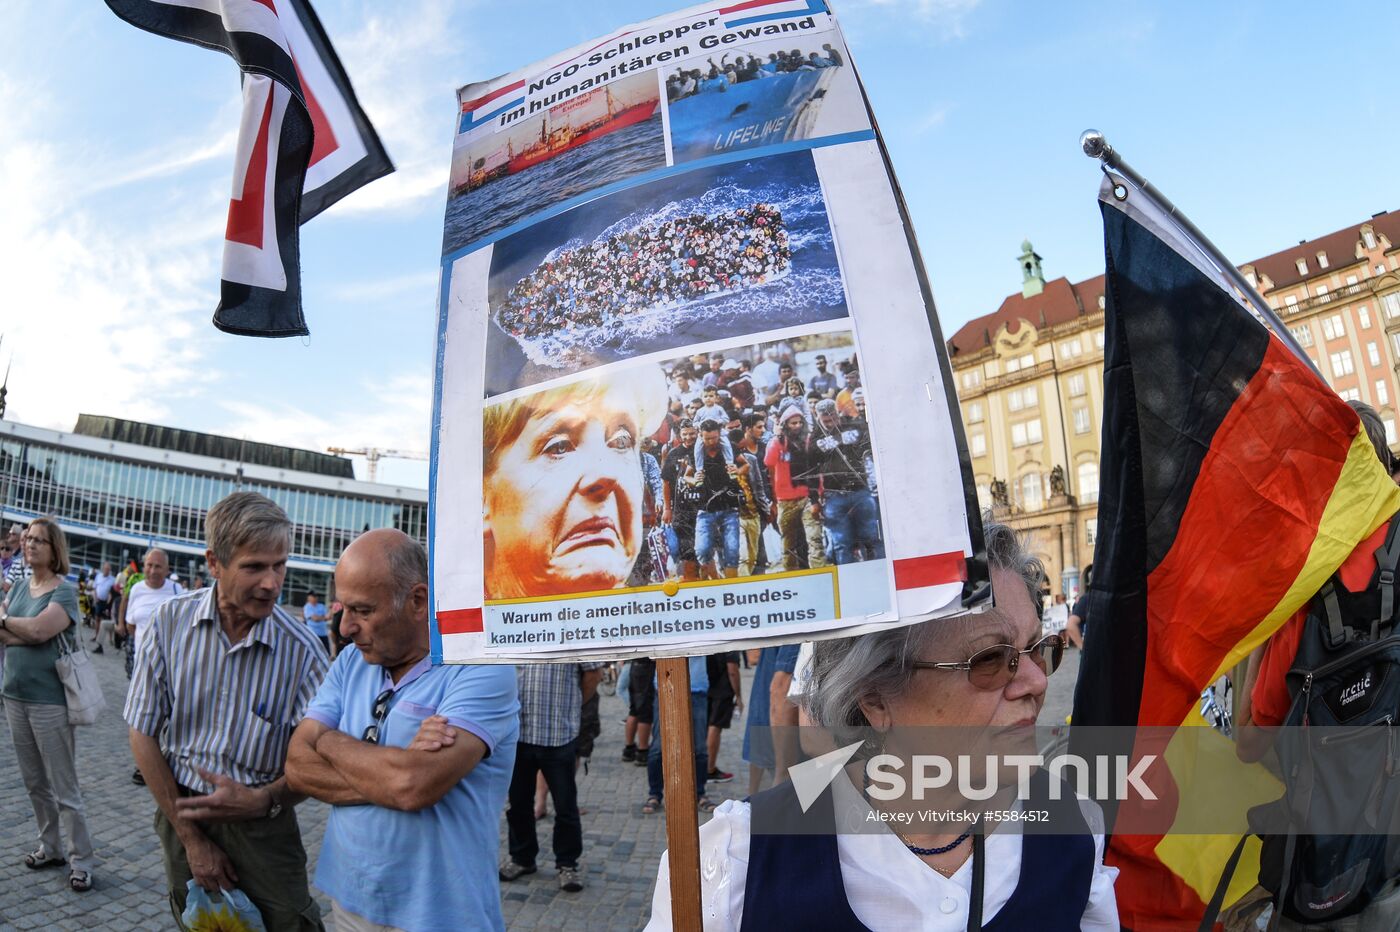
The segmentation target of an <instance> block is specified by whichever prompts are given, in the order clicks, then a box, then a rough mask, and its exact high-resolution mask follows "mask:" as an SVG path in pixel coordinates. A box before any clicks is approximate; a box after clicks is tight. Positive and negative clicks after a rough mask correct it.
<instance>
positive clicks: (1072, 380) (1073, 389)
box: [1069, 372, 1085, 398]
mask: <svg viewBox="0 0 1400 932" xmlns="http://www.w3.org/2000/svg"><path fill="white" fill-rule="evenodd" d="M1084 392H1085V384H1084V373H1082V372H1076V373H1075V374H1074V375H1072V376H1070V377H1069V394H1070V397H1072V398H1078V397H1079V396H1080V395H1083V394H1084Z"/></svg>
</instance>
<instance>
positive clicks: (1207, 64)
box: [0, 0, 1400, 486]
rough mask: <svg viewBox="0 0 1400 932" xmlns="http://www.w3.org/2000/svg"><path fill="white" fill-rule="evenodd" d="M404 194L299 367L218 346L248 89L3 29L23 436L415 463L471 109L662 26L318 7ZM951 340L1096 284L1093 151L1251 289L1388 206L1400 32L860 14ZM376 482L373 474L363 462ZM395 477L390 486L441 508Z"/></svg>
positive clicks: (362, 212)
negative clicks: (1009, 298) (1253, 264)
mask: <svg viewBox="0 0 1400 932" xmlns="http://www.w3.org/2000/svg"><path fill="white" fill-rule="evenodd" d="M315 5H316V9H317V11H318V13H319V14H320V16H321V18H322V20H323V22H324V23H325V26H326V29H327V31H328V32H329V33H330V35H331V38H332V40H333V41H334V42H335V44H336V46H337V49H338V50H339V52H340V55H341V58H342V60H343V61H344V63H345V66H346V68H347V70H348V71H349V73H350V76H351V79H352V81H353V82H354V83H355V86H356V90H357V91H358V93H359V96H360V99H361V102H362V104H363V105H364V106H365V109H366V110H367V111H368V113H369V115H370V117H371V119H372V120H373V121H374V123H375V124H376V126H377V127H378V129H379V131H380V134H381V136H382V138H383V139H384V142H385V144H386V146H387V148H388V149H389V152H390V155H391V156H392V157H393V159H394V161H395V163H396V164H397V165H398V166H399V171H398V172H397V173H396V174H395V175H392V176H390V177H389V178H386V179H383V180H381V181H377V182H375V183H373V184H371V185H370V186H368V187H366V188H364V189H362V190H361V191H359V192H357V193H355V194H353V195H351V196H350V197H349V198H347V199H346V200H345V201H344V202H342V203H341V204H339V205H337V206H336V207H335V208H333V209H331V210H330V211H329V212H327V213H326V214H324V215H322V216H321V217H319V218H317V219H316V220H314V221H312V222H311V223H310V224H308V225H307V226H305V227H303V228H302V257H303V259H302V261H303V266H302V274H303V290H304V296H305V305H306V314H307V318H308V321H309V324H310V327H311V337H310V339H309V340H296V339H293V340H251V339H248V338H242V337H232V336H228V335H225V334H222V333H219V332H218V331H216V330H215V329H214V328H213V326H212V325H211V324H210V323H209V318H210V316H211V315H212V313H213V309H214V306H215V304H216V303H217V298H218V285H219V252H220V243H221V238H222V232H223V226H224V222H225V210H226V204H227V197H228V191H229V184H230V172H231V165H232V150H233V142H234V131H235V128H236V124H237V114H238V107H239V93H238V77H237V72H236V68H235V66H234V65H233V64H232V63H231V62H230V61H229V60H228V59H226V58H224V57H223V56H221V55H218V54H215V53H211V52H207V51H204V50H201V49H197V48H194V47H192V46H187V45H183V44H180V43H175V42H171V41H169V40H164V39H160V38H158V37H155V36H152V35H149V34H147V33H144V32H141V31H139V30H136V29H134V28H132V27H130V26H128V25H126V24H125V23H123V22H121V21H120V20H118V19H117V18H116V17H115V16H114V15H112V14H111V13H110V12H109V11H108V10H107V9H106V7H105V6H104V5H102V4H100V3H97V2H95V0H82V2H79V0H48V2H45V3H42V4H37V3H30V4H20V5H18V7H19V8H18V9H15V8H13V7H14V6H15V5H12V7H11V8H10V9H7V11H6V17H5V18H6V26H7V28H6V29H4V30H3V31H0V114H4V124H5V128H4V131H3V132H0V271H3V273H4V278H5V282H6V289H7V294H6V297H5V300H4V301H3V302H0V332H3V333H4V334H5V337H4V344H3V347H0V365H3V363H4V362H5V361H6V360H8V359H9V358H10V356H11V353H12V352H13V359H14V372H13V374H12V376H11V380H10V410H9V415H8V416H9V417H11V418H12V419H14V420H18V421H23V422H25V423H30V424H37V425H42V426H49V427H55V428H59V429H67V428H70V427H71V426H72V424H73V422H74V420H75V418H76V416H77V414H78V413H79V412H87V413H95V414H112V415H118V416H125V417H132V418H137V419H145V420H152V421H156V422H159V423H164V424H171V425H176V426H181V427H187V428H193V429H198V430H206V431H212V432H219V433H228V434H231V435H234V436H247V437H249V438H250V439H257V440H266V441H271V442H279V443H290V444H296V445H300V446H307V447H312V448H317V447H324V446H326V445H327V444H338V445H341V446H349V447H353V446H360V445H366V444H369V445H377V446H381V447H393V448H400V449H417V450H426V449H427V447H428V417H429V408H430V395H431V381H432V369H431V363H432V358H433V338H434V318H435V303H436V296H437V288H436V281H437V275H438V258H439V250H440V244H441V237H442V218H443V208H444V200H445V184H446V177H447V170H448V166H449V162H450V156H451V138H452V137H451V134H452V126H453V117H454V112H455V98H454V90H455V88H456V87H457V86H458V85H460V84H465V83H467V82H470V81H474V80H480V79H483V78H487V77H491V76H493V75H496V74H499V73H501V72H505V71H508V70H511V69H513V68H516V67H520V66H522V65H525V64H528V63H530V62H532V61H535V60H536V59H539V58H543V57H545V56H547V55H550V54H552V53H554V52H556V51H559V50H561V49H564V48H567V47H569V46H571V45H573V44H575V43H577V42H580V41H583V40H585V39H589V38H592V37H594V36H597V35H600V34H603V33H606V32H608V31H610V30H611V29H613V28H615V27H617V26H621V25H624V24H626V23H629V22H635V21H638V20H641V19H646V18H649V17H651V16H655V15H659V14H662V13H666V12H669V11H670V10H671V9H673V7H671V6H670V5H665V4H658V3H644V2H636V0H609V2H607V3H592V4H582V3H566V2H545V0H512V2H510V3H485V2H449V0H392V2H386V0H316V4H315ZM834 8H835V11H836V13H837V15H838V17H839V18H840V19H841V21H842V24H843V26H844V27H845V30H846V33H847V42H848V44H849V45H850V47H851V51H852V56H853V58H854V60H855V63H856V64H857V66H858V67H859V68H860V71H861V75H862V78H863V80H864V82H865V84H866V88H867V91H868V93H869V94H870V96H871V99H872V102H873V105H874V110H875V114H876V117H877V119H878V120H879V122H880V126H881V130H882V132H883V133H884V136H885V139H886V142H887V144H888V146H889V149H890V153H891V158H892V159H893V162H894V166H895V170H896V172H897V174H898V176H899V180H900V183H901V185H902V187H903V190H904V194H905V196H906V198H907V200H908V203H909V206H910V209H911V211H912V214H913V220H914V225H915V229H916V232H917V235H918V238H919V243H920V246H921V247H922V250H923V255H924V259H925V263H926V265H927V267H928V271H929V275H930V279H931V281H932V284H933V291H934V295H935V299H936V301H937V303H938V309H939V316H940V318H941V320H942V323H943V327H944V332H945V335H948V334H951V333H952V332H953V331H955V330H956V329H957V328H958V327H959V326H961V325H962V324H963V323H964V322H966V321H967V320H968V319H970V318H972V317H976V316H978V315H981V314H985V313H989V312H991V311H993V310H995V309H996V307H997V305H998V304H999V303H1000V301H1001V299H1002V298H1003V297H1004V296H1005V295H1006V294H1007V293H1009V292H1011V291H1013V290H1015V289H1016V288H1018V287H1019V284H1020V274H1019V271H1018V268H1017V265H1016V256H1017V254H1018V253H1019V251H1020V243H1021V240H1022V239H1023V238H1025V237H1029V238H1030V239H1031V240H1032V241H1033V242H1034V244H1035V247H1036V250H1037V251H1038V252H1039V253H1040V254H1041V255H1042V256H1044V258H1045V263H1044V266H1045V271H1046V274H1047V275H1048V276H1050V277H1055V276H1060V275H1064V276H1066V277H1068V278H1069V279H1070V280H1072V281H1077V280H1079V279H1083V278H1087V277H1089V276H1092V275H1096V274H1099V273H1101V272H1102V271H1103V258H1102V255H1103V254H1102V240H1101V231H1100V226H1099V219H1098V212H1097V208H1096V205H1095V200H1094V198H1095V192H1096V189H1097V184H1098V172H1097V169H1096V168H1095V166H1094V164H1093V163H1091V162H1090V161H1089V160H1088V159H1087V158H1085V157H1084V156H1083V155H1082V154H1080V152H1079V150H1078V146H1077V139H1078V135H1079V132H1080V131H1081V130H1083V129H1084V128H1086V127H1089V126H1095V127H1098V128H1099V129H1101V130H1103V131H1104V132H1105V134H1106V135H1107V136H1108V138H1109V139H1110V140H1111V141H1112V142H1113V143H1114V145H1115V146H1117V148H1118V149H1119V150H1120V151H1121V152H1122V153H1123V155H1124V156H1125V158H1127V159H1128V160H1129V161H1130V162H1131V163H1132V164H1133V165H1134V166H1135V167H1136V168H1138V169H1139V170H1140V171H1142V172H1143V173H1144V174H1146V175H1147V176H1148V178H1150V179H1151V180H1152V181H1153V182H1154V183H1155V184H1156V185H1157V186H1158V187H1159V188H1161V189H1162V190H1163V191H1164V192H1165V193H1166V194H1167V196H1168V197H1170V198H1171V199H1172V200H1174V201H1175V202H1176V203H1177V205H1178V206H1179V207H1181V208H1182V209H1183V210H1184V211H1185V212H1186V213H1187V214H1188V215H1189V216H1190V217H1191V218H1192V219H1193V220H1194V221H1195V222H1196V223H1197V225H1198V226H1200V227H1201V228H1202V229H1203V230H1204V231H1205V232H1206V233H1207V235H1209V236H1210V237H1211V238H1212V239H1213V240H1214V241H1215V242H1216V244H1217V245H1218V246H1220V248H1221V249H1223V250H1224V251H1225V253H1226V254H1227V255H1229V256H1231V257H1232V258H1233V259H1234V260H1235V261H1236V262H1244V261H1247V260H1249V259H1253V258H1256V257H1258V256H1260V255H1264V254H1267V253H1270V252H1273V251H1275V250H1278V249H1281V248H1284V247H1285V246H1287V245H1289V244H1291V243H1295V242H1297V241H1298V240H1300V239H1304V238H1311V237H1314V236H1319V235H1321V234H1324V233H1327V232H1330V231H1331V230H1334V229H1336V228H1338V227H1341V226H1344V225H1347V224H1350V223H1354V222H1357V221H1359V220H1361V219H1362V218H1364V217H1367V216H1369V215H1370V214H1372V213H1374V212H1376V211H1380V210H1388V209H1392V208H1400V198H1397V196H1396V181H1395V178H1396V175H1395V173H1394V171H1393V169H1392V166H1391V162H1392V160H1393V153H1394V152H1396V151H1400V124H1397V122H1396V121H1395V120H1394V119H1393V117H1392V116H1390V115H1389V113H1388V111H1389V110H1390V109H1391V108H1392V106H1393V104H1390V103H1389V101H1390V99H1391V97H1392V96H1393V91H1392V89H1391V88H1390V86H1389V84H1388V82H1387V79H1386V75H1387V74H1388V69H1387V67H1386V65H1387V63H1388V62H1389V61H1390V60H1391V58H1392V57H1393V55H1394V36H1395V35H1397V34H1400V5H1395V4H1371V5H1367V6H1366V7H1362V8H1357V9H1356V10H1352V11H1350V12H1348V13H1347V14H1345V15H1342V14H1340V13H1334V12H1333V11H1332V10H1331V9H1330V8H1326V7H1320V6H1318V5H1316V4H1303V3H1292V2H1289V3H1265V2H1236V3H1227V4H1226V3H1197V2H1170V3H1169V2H1161V3H1148V2H1139V3H1133V2H1126V3H1117V4H1113V5H1111V6H1110V5H1108V4H1089V3H1055V4H1048V3H1030V2H1010V0H845V2H840V3H836V4H835V7H834ZM357 468H359V469H360V470H361V475H362V476H363V464H362V463H361V464H359V465H358V466H357ZM426 476H427V471H426V464H423V463H418V462H411V461H389V460H385V461H383V462H381V465H380V479H381V481H385V480H387V481H391V482H398V483H405V484H412V485H419V486H424V485H426Z"/></svg>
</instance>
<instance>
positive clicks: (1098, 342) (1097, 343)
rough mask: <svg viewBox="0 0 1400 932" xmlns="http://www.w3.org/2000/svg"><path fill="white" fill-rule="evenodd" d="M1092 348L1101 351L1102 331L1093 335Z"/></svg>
mask: <svg viewBox="0 0 1400 932" xmlns="http://www.w3.org/2000/svg"><path fill="white" fill-rule="evenodd" d="M1094 348H1095V349H1103V331H1102V330H1100V331H1098V332H1096V333H1095V334H1094Z"/></svg>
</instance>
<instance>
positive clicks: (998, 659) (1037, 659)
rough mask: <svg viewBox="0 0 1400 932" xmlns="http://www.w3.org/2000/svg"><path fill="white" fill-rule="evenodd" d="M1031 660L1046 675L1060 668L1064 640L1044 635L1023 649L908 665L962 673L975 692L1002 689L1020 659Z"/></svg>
mask: <svg viewBox="0 0 1400 932" xmlns="http://www.w3.org/2000/svg"><path fill="white" fill-rule="evenodd" d="M1025 656H1029V657H1030V658H1031V661H1032V662H1033V663H1034V664H1035V665H1036V666H1038V667H1040V669H1041V670H1042V671H1043V672H1044V673H1045V675H1046V676H1049V675H1050V674H1051V673H1054V672H1055V670H1056V669H1058V668H1059V666H1060V661H1061V660H1063V659H1064V656H1065V642H1064V638H1062V637H1060V636H1059V635H1058V634H1047V635H1046V636H1045V637H1043V638H1041V639H1040V640H1038V641H1036V642H1035V643H1034V644H1032V645H1031V646H1030V647H1027V648H1026V649H1025V650H1021V649H1020V648H1017V647H1013V646H1011V645H1010V644H993V645H992V646H991V647H984V648H982V649H981V650H979V651H977V652H976V653H975V654H973V655H972V656H971V657H969V658H967V659H966V660H936V661H935V660H915V661H914V662H913V663H912V664H910V666H912V667H914V668H915V669H918V670H963V671H966V672H967V681H968V682H969V683H971V684H972V685H973V686H976V687H977V688H978V689H989V690H996V689H1005V688H1006V685H1007V684H1008V683H1010V682H1011V681H1012V680H1013V679H1015V678H1016V671H1017V670H1018V669H1020V666H1021V658H1022V657H1025Z"/></svg>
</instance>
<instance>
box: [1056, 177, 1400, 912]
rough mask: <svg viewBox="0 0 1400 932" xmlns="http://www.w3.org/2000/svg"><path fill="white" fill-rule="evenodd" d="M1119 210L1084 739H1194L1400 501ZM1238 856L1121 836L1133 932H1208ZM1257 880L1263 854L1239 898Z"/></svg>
mask: <svg viewBox="0 0 1400 932" xmlns="http://www.w3.org/2000/svg"><path fill="white" fill-rule="evenodd" d="M1115 183H1118V184H1121V187H1120V191H1126V192H1127V197H1126V198H1125V199H1122V200H1120V199H1119V198H1118V197H1116V196H1115V195H1114V193H1113V186H1114V184H1115ZM1100 202H1101V205H1100V206H1101V210H1102V213H1103V223H1104V240H1105V251H1106V265H1107V276H1106V277H1107V281H1106V301H1107V303H1106V312H1105V350H1104V353H1105V359H1104V416H1103V442H1102V448H1101V449H1102V462H1101V466H1100V470H1101V475H1102V476H1103V483H1102V487H1101V495H1100V499H1099V511H1098V520H1099V540H1098V545H1097V547H1096V553H1095V575H1094V582H1093V586H1092V591H1091V593H1090V608H1089V621H1090V625H1089V628H1090V630H1089V635H1088V640H1087V649H1086V651H1085V654H1084V658H1083V663H1082V667H1081V671H1080V679H1079V682H1078V685H1077V688H1076V692H1075V703H1074V724H1075V725H1076V726H1080V725H1118V726H1140V727H1141V726H1166V727H1169V728H1177V727H1179V726H1183V725H1191V724H1199V722H1200V718H1199V714H1198V713H1197V711H1196V707H1197V703H1198V701H1199V698H1200V694H1201V690H1202V689H1204V688H1205V687H1206V686H1207V685H1208V684H1209V683H1211V682H1213V681H1214V680H1215V679H1217V678H1218V677H1219V676H1220V675H1221V674H1222V673H1225V672H1228V671H1229V670H1230V668H1232V667H1233V666H1234V665H1235V664H1237V663H1238V662H1240V661H1241V660H1242V659H1244V658H1245V657H1246V656H1247V655H1248V653H1249V652H1250V651H1251V650H1253V649H1254V648H1255V647H1256V646H1257V645H1259V644H1260V643H1262V642H1263V641H1264V640H1265V639H1266V638H1267V637H1268V636H1269V635H1270V634H1272V633H1273V632H1274V631H1275V630H1277V629H1278V627H1279V626H1280V625H1282V624H1283V622H1284V621H1286V620H1287V619H1288V617H1289V616H1290V615H1292V614H1293V613H1294V612H1296V611H1297V610H1298V609H1299V608H1300V607H1302V606H1303V605H1304V604H1305V603H1306V602H1307V601H1308V600H1309V599H1310V598H1311V597H1312V595H1313V594H1314V593H1315V592H1316V591H1317V590H1318V589H1319V588H1320V587H1321V585H1322V584H1323V583H1324V582H1325V581H1326V580H1327V578H1328V577H1329V576H1330V575H1331V574H1332V573H1333V572H1334V571H1335V570H1336V569H1337V567H1338V566H1340V565H1341V563H1342V562H1343V560H1345V559H1346V557H1347V556H1348V555H1349V554H1350V553H1351V551H1352V550H1353V549H1354V548H1355V547H1356V545H1357V544H1358V543H1359V542H1361V541H1362V540H1364V539H1365V538H1366V537H1367V536H1368V535H1370V533H1371V532H1372V531H1374V530H1375V529H1376V528H1377V527H1379V526H1380V525H1381V523H1383V522H1384V521H1386V520H1387V519H1388V518H1389V517H1390V516H1391V515H1392V514H1394V513H1395V512H1396V511H1397V510H1400V490H1397V488H1396V486H1395V484H1394V483H1393V482H1392V481H1391V479H1390V477H1389V476H1388V475H1386V473H1385V470H1384V469H1383V468H1382V467H1381V465H1380V463H1379V461H1378V459H1377V457H1376V453H1375V449H1374V447H1373V446H1372V445H1371V442H1370V440H1369V439H1368V438H1367V435H1366V432H1365V431H1364V430H1363V429H1362V427H1361V424H1360V421H1359V419H1358V417H1357V415H1356V413H1355V412H1354V411H1353V410H1352V409H1351V408H1350V407H1349V406H1348V405H1347V404H1346V403H1345V402H1344V401H1342V400H1341V399H1340V398H1339V397H1338V396H1337V394H1336V393H1335V392H1334V391H1333V390H1332V389H1331V388H1329V387H1328V386H1327V384H1326V383H1325V382H1324V381H1323V380H1322V378H1321V377H1320V376H1319V375H1318V374H1317V372H1316V371H1315V370H1314V369H1313V367H1312V365H1311V364H1310V363H1309V362H1308V360H1307V359H1306V358H1304V357H1303V356H1302V355H1301V351H1299V350H1298V349H1297V348H1296V346H1295V345H1293V344H1292V341H1291V339H1289V340H1288V342H1285V340H1284V339H1281V338H1280V335H1279V334H1280V333H1286V331H1284V330H1283V328H1282V327H1281V326H1278V325H1277V321H1276V318H1275V319H1274V323H1275V326H1276V327H1277V330H1278V332H1273V331H1271V329H1270V327H1269V326H1267V325H1266V324H1265V323H1264V321H1263V320H1262V319H1261V318H1262V316H1263V315H1262V314H1259V313H1258V312H1256V311H1255V310H1254V309H1252V308H1251V307H1250V306H1249V305H1248V304H1246V300H1247V299H1245V298H1244V297H1243V296H1242V295H1241V294H1240V293H1239V292H1238V291H1237V290H1235V289H1234V288H1233V286H1232V285H1231V284H1230V282H1229V281H1228V279H1226V278H1225V277H1224V275H1223V274H1221V272H1220V270H1218V269H1217V268H1216V267H1215V266H1214V265H1213V264H1212V263H1211V261H1210V260H1209V259H1208V258H1207V253H1206V251H1205V250H1204V249H1203V248H1201V247H1200V246H1199V245H1198V244H1197V243H1196V242H1195V241H1194V240H1193V239H1192V238H1191V236H1190V234H1189V233H1187V232H1185V230H1183V228H1182V226H1181V225H1180V224H1178V223H1176V222H1175V221H1174V220H1172V218H1171V216H1170V213H1169V211H1167V210H1165V209H1163V208H1162V207H1161V205H1160V204H1159V203H1158V202H1157V201H1156V200H1155V199H1154V198H1153V197H1152V196H1151V194H1150V193H1149V191H1147V190H1144V189H1141V188H1139V187H1137V186H1136V185H1131V184H1128V183H1127V182H1126V181H1125V180H1124V179H1120V178H1118V177H1117V176H1110V179H1109V180H1106V181H1105V183H1104V188H1103V192H1102V193H1101V195H1100ZM1270 316H1272V315H1270ZM1164 776H1165V782H1167V783H1168V784H1170V782H1171V777H1170V773H1167V774H1165V775H1164ZM1165 789H1166V793H1165V794H1163V793H1159V797H1160V798H1162V799H1176V796H1175V794H1174V789H1175V787H1174V786H1172V785H1168V786H1167V787H1165ZM1183 802H1184V801H1183ZM1176 811H1177V812H1178V813H1179V812H1180V811H1181V810H1180V809H1178V810H1176ZM1237 838H1238V835H1236V836H1234V837H1231V838H1225V837H1218V838H1216V837H1212V836H1206V837H1204V838H1202V837H1199V836H1197V837H1196V839H1195V840H1188V839H1185V838H1182V837H1179V836H1178V837H1169V836H1168V835H1122V834H1120V835H1115V836H1114V837H1113V838H1112V840H1111V843H1110V847H1109V851H1108V856H1107V860H1108V861H1109V863H1111V864H1114V865H1116V866H1117V867H1118V868H1119V869H1120V874H1119V877H1118V882H1117V898H1118V905H1119V911H1120V916H1121V918H1122V921H1123V925H1124V926H1125V927H1126V928H1131V929H1138V930H1146V929H1176V928H1191V929H1194V928H1196V925H1195V923H1196V922H1199V920H1200V918H1201V916H1202V914H1203V912H1204V909H1205V904H1206V903H1207V902H1208V901H1209V899H1210V897H1211V894H1212V893H1213V891H1214V887H1215V883H1216V881H1217V880H1218V878H1219V877H1220V874H1221V869H1222V868H1223V867H1224V863H1225V860H1226V858H1227V857H1228V856H1229V854H1230V852H1231V850H1232V849H1233V848H1234V843H1235V840H1236V839H1237ZM1183 845H1186V847H1185V848H1184V847H1183ZM1183 851H1189V852H1190V853H1191V857H1189V858H1184V857H1183V856H1182V854H1183ZM1251 855H1252V856H1253V858H1252V863H1250V861H1251ZM1256 875H1257V848H1255V849H1253V850H1252V851H1251V850H1247V852H1246V857H1245V859H1244V860H1242V861H1241V864H1240V867H1239V871H1238V873H1237V875H1236V878H1237V882H1236V884H1235V885H1234V886H1233V887H1232V890H1231V893H1232V895H1238V893H1240V892H1243V890H1244V889H1248V887H1249V886H1252V883H1253V878H1254V877H1255V876H1256ZM1229 902H1230V898H1227V900H1226V903H1227V905H1228V903H1229Z"/></svg>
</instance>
